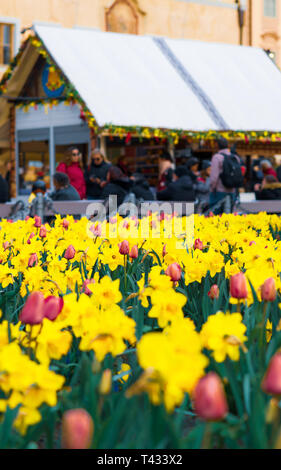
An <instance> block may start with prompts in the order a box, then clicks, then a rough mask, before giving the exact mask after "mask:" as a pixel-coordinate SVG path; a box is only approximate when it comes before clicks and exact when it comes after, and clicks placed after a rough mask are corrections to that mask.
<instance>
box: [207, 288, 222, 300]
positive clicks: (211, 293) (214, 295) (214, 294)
mask: <svg viewBox="0 0 281 470" xmlns="http://www.w3.org/2000/svg"><path fill="white" fill-rule="evenodd" d="M219 295H220V290H219V288H218V286H217V284H213V285H212V286H211V289H210V290H209V292H208V296H209V297H210V299H212V300H214V299H218V298H219Z"/></svg>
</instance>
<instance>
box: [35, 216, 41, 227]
mask: <svg viewBox="0 0 281 470" xmlns="http://www.w3.org/2000/svg"><path fill="white" fill-rule="evenodd" d="M34 221H35V222H34V227H37V228H39V227H41V225H42V221H41V217H39V216H38V215H36V216H35V217H34Z"/></svg>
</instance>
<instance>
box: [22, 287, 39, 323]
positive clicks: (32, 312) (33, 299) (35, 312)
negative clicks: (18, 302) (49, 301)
mask: <svg viewBox="0 0 281 470" xmlns="http://www.w3.org/2000/svg"><path fill="white" fill-rule="evenodd" d="M43 318H44V295H43V294H42V292H32V293H31V294H30V295H29V297H28V298H27V301H26V303H25V305H24V307H23V309H22V311H21V313H20V315H19V320H20V321H21V322H22V323H28V324H29V325H39V324H40V323H42V320H43Z"/></svg>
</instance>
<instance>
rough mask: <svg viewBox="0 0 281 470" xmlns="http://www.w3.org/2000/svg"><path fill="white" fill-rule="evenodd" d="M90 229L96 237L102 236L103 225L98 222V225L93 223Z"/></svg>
mask: <svg viewBox="0 0 281 470" xmlns="http://www.w3.org/2000/svg"><path fill="white" fill-rule="evenodd" d="M90 231H91V232H92V233H93V234H94V236H95V237H100V236H101V234H102V226H101V224H100V223H98V224H97V225H96V226H95V225H94V224H93V225H92V226H91V227H90Z"/></svg>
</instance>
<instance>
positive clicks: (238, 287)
mask: <svg viewBox="0 0 281 470" xmlns="http://www.w3.org/2000/svg"><path fill="white" fill-rule="evenodd" d="M230 295H231V297H234V298H235V299H246V298H247V297H248V289H247V281H246V277H245V274H243V273H242V272H240V273H237V274H234V276H231V278H230Z"/></svg>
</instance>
